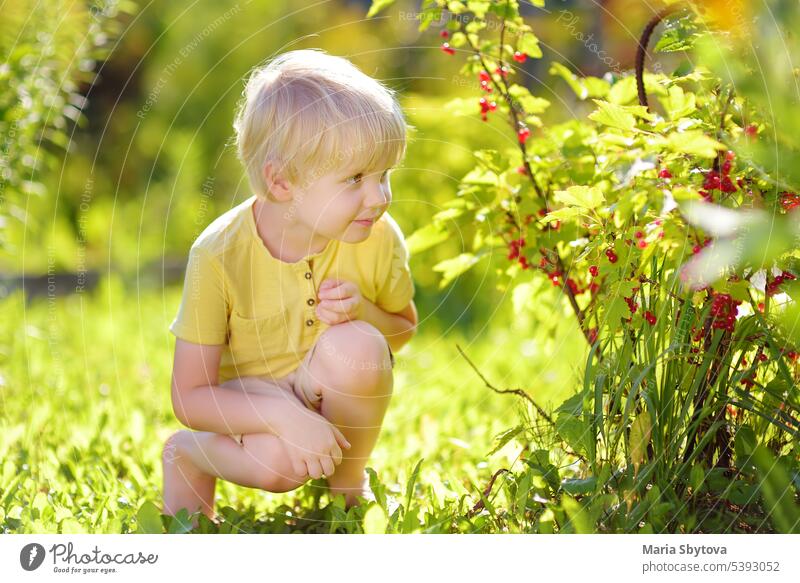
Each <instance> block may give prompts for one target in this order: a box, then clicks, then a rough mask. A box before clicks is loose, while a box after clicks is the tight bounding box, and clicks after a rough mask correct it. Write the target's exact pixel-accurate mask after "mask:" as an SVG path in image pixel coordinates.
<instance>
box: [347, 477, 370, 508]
mask: <svg viewBox="0 0 800 583" xmlns="http://www.w3.org/2000/svg"><path fill="white" fill-rule="evenodd" d="M359 497H361V498H364V500H365V501H366V502H367V503H369V502H375V493H374V492H373V491H372V488H370V487H369V474H367V472H366V471H365V472H364V481H363V482H362V484H361V491H360V492H354V493H349V492H348V494H347V495H346V496H345V505H344V506H345V508H346V509H348V510H349V509H350V508H352V507H353V506H360V505H361V501H360V500H358V498H359Z"/></svg>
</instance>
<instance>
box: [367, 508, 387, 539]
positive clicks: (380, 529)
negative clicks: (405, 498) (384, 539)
mask: <svg viewBox="0 0 800 583" xmlns="http://www.w3.org/2000/svg"><path fill="white" fill-rule="evenodd" d="M388 524H389V519H388V518H387V517H386V512H384V511H383V508H381V507H380V506H379V505H378V504H373V505H371V506H370V507H369V509H367V512H366V513H365V514H364V534H386V526H387V525H388Z"/></svg>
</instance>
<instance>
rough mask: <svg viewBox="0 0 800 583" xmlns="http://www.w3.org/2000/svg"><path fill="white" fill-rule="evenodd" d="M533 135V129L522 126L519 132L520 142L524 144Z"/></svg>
mask: <svg viewBox="0 0 800 583" xmlns="http://www.w3.org/2000/svg"><path fill="white" fill-rule="evenodd" d="M530 136H531V130H529V129H528V128H526V127H523V128H520V129H519V131H518V132H517V139H519V143H520V144H524V143H525V142H526V141H528V138H529V137H530Z"/></svg>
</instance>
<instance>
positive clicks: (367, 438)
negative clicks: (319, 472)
mask: <svg viewBox="0 0 800 583" xmlns="http://www.w3.org/2000/svg"><path fill="white" fill-rule="evenodd" d="M309 373H310V374H309V377H310V378H307V379H305V382H309V383H310V384H311V385H312V387H313V390H315V391H318V392H319V394H321V395H322V402H321V410H320V413H321V414H322V415H323V416H324V417H325V418H326V419H328V421H330V422H331V423H333V424H334V425H336V426H337V427H338V428H339V429H340V430H341V432H342V433H344V435H345V437H346V438H347V440H348V441H349V442H350V443H351V444H352V447H351V448H350V449H348V450H343V452H342V453H343V458H342V463H341V464H339V465H338V466H336V471H335V472H334V474H333V475H332V476H328V478H327V480H328V487H329V489H330V492H331V494H334V495H335V494H339V493H343V494H345V501H346V503H347V506H348V507H349V506H353V505H355V504H358V500H357V497H358V496H362V495H364V494H365V489H366V487H368V485H367V484H365V475H364V468H365V466H366V464H367V461H368V459H369V456H370V454H371V453H372V450H373V448H374V447H375V443H376V441H377V440H378V434H379V433H380V430H381V424H382V423H383V417H384V414H385V413H386V409H387V408H388V406H389V401H390V400H391V397H392V387H393V373H392V367H391V360H390V357H389V349H388V346H387V344H386V339H385V337H384V336H383V334H382V333H381V332H380V331H379V330H378V329H377V328H375V327H374V326H372V325H371V324H369V323H367V322H364V321H362V320H356V321H352V322H346V323H343V324H337V325H334V326H331V327H330V328H328V329H327V330H326V331H325V332H323V334H322V335H321V336H320V338H319V340H318V341H317V347H316V349H315V352H314V355H313V358H312V359H311V363H310V365H309Z"/></svg>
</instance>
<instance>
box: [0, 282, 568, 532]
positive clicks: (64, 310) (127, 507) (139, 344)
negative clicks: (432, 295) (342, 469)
mask: <svg viewBox="0 0 800 583" xmlns="http://www.w3.org/2000/svg"><path fill="white" fill-rule="evenodd" d="M180 291H181V290H180V289H179V288H175V289H169V290H165V291H163V292H161V291H158V290H156V291H150V292H142V293H141V294H138V293H137V290H136V287H135V285H134V286H130V285H129V286H128V287H127V288H126V287H125V286H124V285H123V284H122V283H121V282H119V281H117V280H110V281H106V282H104V284H103V285H102V286H101V287H100V288H99V289H98V290H97V291H96V292H94V293H91V294H89V293H84V294H78V295H72V296H69V297H64V298H57V299H55V300H53V301H50V300H48V299H42V300H37V301H34V302H32V303H31V304H28V305H26V304H25V302H24V301H23V298H22V294H21V293H17V294H14V295H11V296H10V297H8V298H6V299H4V300H2V302H0V310H2V313H3V318H2V319H1V320H0V371H2V373H1V374H0V420H1V421H2V427H0V459H2V460H3V462H2V468H0V526H2V532H5V533H77V532H91V533H128V532H160V531H161V530H162V528H163V529H164V530H166V531H173V532H175V531H184V530H186V526H185V524H186V521H185V520H183V521H181V520H174V519H170V518H167V517H161V516H159V513H158V512H157V508H160V507H161V478H162V476H161V461H160V456H161V448H162V445H163V442H164V440H165V439H166V438H167V436H168V435H170V434H171V433H172V432H173V431H175V430H176V429H179V428H180V427H181V426H180V424H179V422H178V421H177V420H176V419H175V418H174V416H173V414H172V409H171V404H170V397H169V378H170V374H171V363H172V350H173V347H174V338H173V337H172V335H171V334H170V333H169V332H168V330H167V326H168V324H169V323H170V321H171V320H172V317H173V315H174V314H175V310H176V308H177V305H178V302H179V300H180ZM501 308H503V306H501ZM506 312H510V310H504V309H501V310H499V311H498V314H501V313H506ZM422 316H423V318H425V314H423V315H422ZM528 326H529V322H527V321H526V320H520V321H517V322H515V323H504V321H503V319H502V317H501V316H496V317H495V318H494V319H493V320H490V321H487V326H486V328H485V331H484V332H482V333H479V334H476V335H474V336H472V337H464V335H463V334H461V333H458V332H454V331H453V330H448V331H447V332H444V330H447V329H448V327H449V326H446V325H445V324H443V323H441V322H437V321H436V320H435V318H425V319H424V323H423V325H422V326H421V329H420V332H419V334H418V335H417V336H416V337H415V338H414V340H413V341H412V342H411V343H410V344H409V345H407V346H406V347H404V348H403V350H402V351H400V352H399V353H398V355H397V360H398V365H397V369H396V371H397V375H396V378H395V396H394V398H393V401H392V404H391V407H390V409H389V412H388V413H387V417H386V420H385V424H384V430H383V432H382V434H381V437H380V440H379V442H378V445H377V447H376V450H375V452H374V454H373V456H372V458H371V460H370V462H369V464H368V467H370V468H373V469H374V471H375V474H376V476H375V479H374V483H373V488H374V489H375V491H376V494H377V495H378V498H379V500H380V502H381V505H382V506H383V509H378V506H377V505H375V504H372V505H371V507H369V508H363V507H362V508H355V509H352V510H350V511H349V512H345V511H344V508H343V499H342V497H339V498H338V499H336V500H331V499H330V498H329V497H328V495H327V493H326V492H325V490H324V488H322V487H321V485H322V484H323V483H322V482H321V481H314V482H310V483H309V484H307V485H305V486H304V487H302V488H300V489H298V490H295V491H293V492H289V493H285V494H273V493H269V492H264V491H260V490H255V489H249V488H244V487H241V486H237V485H234V484H231V483H227V482H222V481H220V482H218V486H217V495H218V499H217V510H218V512H220V513H221V514H222V516H223V517H224V521H223V523H222V524H221V525H220V526H216V525H213V524H211V523H210V522H209V521H207V520H205V517H202V520H201V523H200V527H199V528H198V531H200V532H293V531H301V532H362V529H363V523H364V520H363V518H364V513H365V512H366V511H367V510H369V511H370V514H369V516H368V519H367V524H368V527H367V530H368V531H375V530H381V531H382V530H383V529H384V527H385V523H386V522H388V531H389V532H415V531H419V532H476V531H480V532H497V531H500V530H502V527H500V526H495V525H496V524H501V523H500V522H494V521H492V519H491V516H490V515H489V513H487V512H485V511H484V512H483V513H481V514H480V515H478V516H477V518H471V519H467V518H466V517H465V515H466V513H467V511H468V510H469V509H470V508H471V507H472V506H473V505H474V504H475V503H476V502H478V501H479V500H480V495H479V492H480V491H482V490H483V489H484V488H485V487H486V484H487V483H488V481H489V478H490V477H491V475H492V474H493V473H494V472H495V471H496V470H497V469H499V468H501V467H505V468H510V469H514V470H516V469H519V466H520V465H521V464H520V462H519V461H518V456H519V453H520V449H521V448H520V445H519V444H516V443H515V442H513V441H512V442H511V443H509V444H508V445H506V446H505V447H503V448H501V449H500V450H499V451H498V452H497V453H495V454H494V455H491V456H488V455H487V454H488V452H490V451H491V450H492V448H493V445H494V437H495V436H496V435H497V434H499V433H501V432H502V431H504V430H506V429H508V428H509V427H513V426H514V425H516V424H518V423H519V420H520V418H519V414H518V413H519V410H518V407H519V401H518V399H516V398H514V397H511V396H505V395H498V394H495V393H494V392H492V391H491V390H489V389H488V388H486V387H485V385H484V384H483V382H482V381H481V380H480V379H479V378H478V377H477V376H476V375H475V373H474V372H473V371H472V369H471V368H470V367H469V365H468V364H467V363H466V362H465V361H464V359H463V358H462V357H461V356H460V355H459V354H458V350H457V349H456V344H459V345H460V346H461V347H462V348H463V349H464V350H465V351H466V353H467V354H468V355H469V357H470V359H471V360H472V361H473V362H474V363H475V364H476V365H477V366H478V367H479V368H480V369H481V371H482V372H483V374H485V375H486V376H487V378H488V380H489V381H490V382H491V383H492V384H494V385H495V386H496V387H498V388H509V387H523V388H526V389H527V390H529V392H531V393H532V394H533V395H534V396H535V397H536V398H537V399H538V400H540V402H541V404H542V405H544V406H546V407H548V408H550V407H551V406H553V405H557V404H558V403H559V402H560V401H561V400H563V398H564V397H565V396H568V395H569V394H570V392H571V391H572V390H573V388H575V387H577V386H578V383H577V382H576V381H575V379H576V378H577V375H578V373H577V372H576V370H580V368H581V366H582V363H583V353H582V352H581V349H582V347H581V345H580V343H579V342H578V343H577V344H575V342H576V338H577V336H575V335H572V334H571V333H570V332H571V329H570V326H568V325H563V326H561V327H560V328H557V329H556V330H557V331H556V332H553V330H546V331H542V332H541V333H540V334H539V333H536V331H535V330H531V329H525V328H527V327H528ZM516 338H528V339H530V338H533V340H528V342H527V343H525V342H522V343H519V342H518V341H516V340H515V339H516ZM565 338H566V339H568V340H566V341H565V340H564V339H565ZM552 354H561V355H565V354H573V355H575V356H574V357H573V358H564V357H561V358H559V360H557V361H552V360H551V356H550V355H552ZM515 464H516V465H515ZM415 468H418V473H417V475H416V476H413V479H412V475H413V472H414V469H415ZM503 479H504V478H503V476H501V477H500V478H499V479H498V486H499V485H500V483H501V482H502V481H503ZM498 486H496V487H495V488H494V489H493V494H492V496H491V497H490V498H492V497H494V496H497V498H496V499H495V501H496V502H497V503H503V504H505V503H506V502H507V501H506V500H504V496H506V493H505V491H504V490H503V489H502V488H500V487H498ZM182 518H184V519H185V518H186V517H182Z"/></svg>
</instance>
